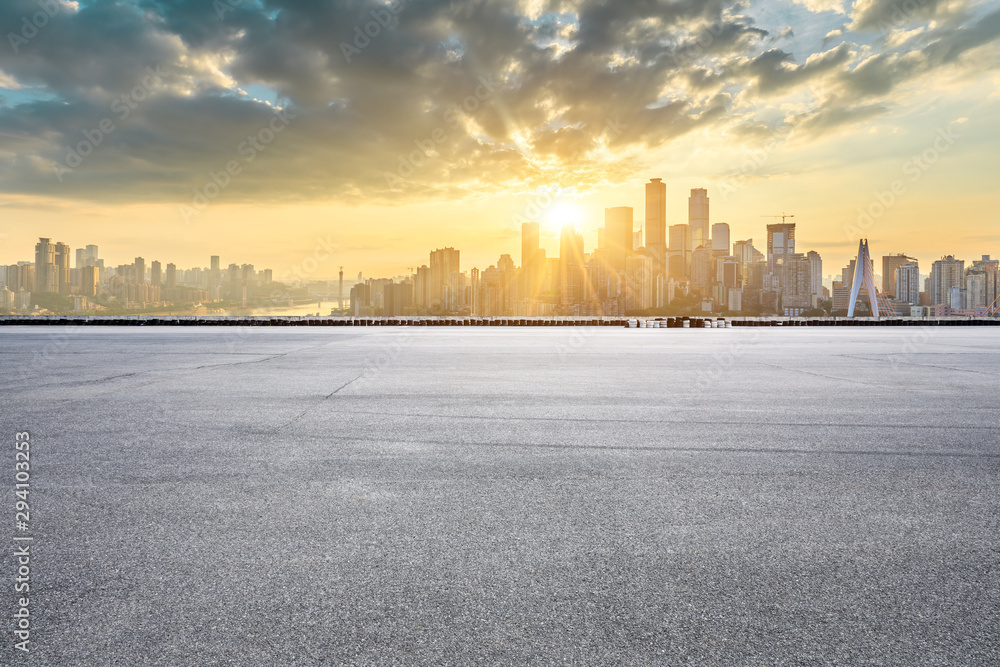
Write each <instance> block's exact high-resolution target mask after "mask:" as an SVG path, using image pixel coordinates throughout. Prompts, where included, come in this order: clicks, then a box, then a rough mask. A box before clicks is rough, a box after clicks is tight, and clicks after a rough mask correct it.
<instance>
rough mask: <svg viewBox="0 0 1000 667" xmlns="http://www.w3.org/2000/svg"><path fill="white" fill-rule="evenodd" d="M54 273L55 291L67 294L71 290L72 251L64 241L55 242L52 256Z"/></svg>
mask: <svg viewBox="0 0 1000 667" xmlns="http://www.w3.org/2000/svg"><path fill="white" fill-rule="evenodd" d="M53 260H54V263H55V273H56V291H57V292H59V293H60V294H69V293H70V292H71V291H72V290H71V288H72V284H73V283H72V279H71V277H70V276H71V273H70V270H71V264H72V252H71V251H70V247H69V246H68V245H66V244H65V243H56V245H55V254H54V257H53Z"/></svg>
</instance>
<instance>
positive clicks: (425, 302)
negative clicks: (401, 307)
mask: <svg viewBox="0 0 1000 667" xmlns="http://www.w3.org/2000/svg"><path fill="white" fill-rule="evenodd" d="M413 305H415V306H418V307H419V308H427V307H428V306H430V305H431V269H430V267H429V266H427V265H426V264H425V265H424V266H419V267H417V272H416V273H415V274H414V276H413Z"/></svg>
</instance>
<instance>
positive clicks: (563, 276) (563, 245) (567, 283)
mask: <svg viewBox="0 0 1000 667" xmlns="http://www.w3.org/2000/svg"><path fill="white" fill-rule="evenodd" d="M583 274H584V264H583V235H581V234H578V233H577V232H576V228H575V227H574V226H573V225H571V224H570V225H566V226H564V227H563V228H562V234H561V235H560V237H559V291H560V295H561V299H562V306H563V314H564V315H566V314H568V311H569V307H570V306H573V305H576V304H578V303H580V301H582V300H583V280H584V279H583Z"/></svg>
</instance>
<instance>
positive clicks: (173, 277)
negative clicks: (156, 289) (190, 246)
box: [166, 264, 177, 289]
mask: <svg viewBox="0 0 1000 667" xmlns="http://www.w3.org/2000/svg"><path fill="white" fill-rule="evenodd" d="M166 282H167V289H173V288H174V287H177V266H176V265H174V264H167V275H166Z"/></svg>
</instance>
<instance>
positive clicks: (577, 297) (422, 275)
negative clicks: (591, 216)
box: [351, 178, 828, 316]
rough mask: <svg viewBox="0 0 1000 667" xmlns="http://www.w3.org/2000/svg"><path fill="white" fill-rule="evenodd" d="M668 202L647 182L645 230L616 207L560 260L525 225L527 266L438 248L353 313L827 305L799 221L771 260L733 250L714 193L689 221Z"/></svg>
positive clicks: (567, 239)
mask: <svg viewBox="0 0 1000 667" xmlns="http://www.w3.org/2000/svg"><path fill="white" fill-rule="evenodd" d="M666 199H667V189H666V184H665V183H664V182H663V181H662V180H661V179H659V178H656V179H652V180H651V181H650V182H649V183H647V184H646V186H645V215H644V218H643V220H642V222H641V224H640V228H639V229H638V230H636V220H635V211H634V210H633V208H632V207H629V206H619V207H614V208H608V209H606V210H605V215H604V226H603V227H602V228H601V229H600V230H598V242H597V248H595V249H594V250H593V251H592V252H590V253H587V252H585V250H584V244H583V236H582V235H581V234H580V233H579V232H578V231H577V230H576V229H575V227H574V226H573V225H567V226H565V227H564V228H563V229H562V231H561V234H560V239H559V256H558V257H555V258H550V257H547V256H546V252H545V250H544V249H542V248H541V247H540V244H539V224H538V223H537V222H524V223H522V225H521V258H520V259H521V263H520V266H518V265H517V264H516V263H515V262H514V260H513V258H512V257H511V256H510V255H508V254H504V255H501V256H500V259H499V260H498V261H497V263H496V264H495V265H493V266H490V267H489V268H487V269H484V270H482V271H480V270H479V269H478V268H474V269H472V270H471V271H469V272H468V273H465V272H463V271H462V270H461V267H460V263H459V257H460V255H459V251H458V250H456V249H454V248H444V249H441V250H435V251H434V252H432V253H431V255H430V261H429V264H428V265H425V266H421V267H419V268H417V269H415V271H414V272H413V273H412V274H411V275H410V276H409V277H406V278H404V279H402V280H391V279H370V280H368V281H367V282H365V283H363V284H358V285H356V286H355V287H354V288H353V289H352V291H351V312H352V313H353V314H357V315H372V314H384V315H387V316H394V315H396V316H398V315H409V314H422V313H469V314H473V315H483V316H491V315H514V316H532V315H547V316H548V315H576V316H594V315H597V316H602V315H603V316H620V315H626V314H643V313H653V312H656V311H657V310H661V309H665V308H668V307H669V306H671V304H674V302H675V301H676V300H677V299H679V298H681V299H684V302H685V304H687V306H688V307H690V305H691V304H692V303H694V304H695V308H697V309H699V310H703V311H709V312H712V311H715V312H751V313H756V312H762V311H763V312H779V313H784V314H786V315H799V314H801V313H803V312H805V311H808V310H810V309H812V308H816V307H817V306H818V305H819V303H820V302H821V301H822V300H823V298H824V296H825V295H824V292H823V289H824V288H823V285H822V275H823V272H822V260H821V258H820V256H819V254H818V253H815V252H809V253H806V254H798V253H796V250H795V225H794V224H791V223H786V222H784V221H783V222H782V223H780V224H774V225H768V227H767V248H766V253H765V252H764V251H763V250H757V249H756V248H755V247H754V245H753V239H747V240H742V241H736V242H735V243H732V242H731V239H730V229H729V225H728V224H727V223H724V222H722V223H716V224H711V222H710V200H709V196H708V191H707V190H705V189H703V188H697V189H694V190H692V191H691V195H690V198H689V199H688V222H687V223H686V224H677V225H671V226H668V225H667V203H666ZM826 296H828V295H826Z"/></svg>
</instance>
